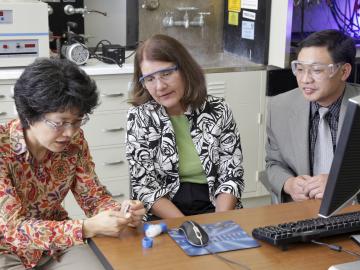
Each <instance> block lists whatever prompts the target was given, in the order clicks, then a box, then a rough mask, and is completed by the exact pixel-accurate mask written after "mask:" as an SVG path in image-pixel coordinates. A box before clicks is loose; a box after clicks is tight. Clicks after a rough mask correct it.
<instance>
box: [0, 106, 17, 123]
mask: <svg viewBox="0 0 360 270" xmlns="http://www.w3.org/2000/svg"><path fill="white" fill-rule="evenodd" d="M16 117H17V112H16V109H15V103H14V102H0V119H3V118H9V119H13V118H16Z"/></svg>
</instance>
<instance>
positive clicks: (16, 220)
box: [0, 120, 120, 268]
mask: <svg viewBox="0 0 360 270" xmlns="http://www.w3.org/2000/svg"><path fill="white" fill-rule="evenodd" d="M69 190H71V191H72V193H73V194H74V197H75V198H76V200H77V202H78V203H79V205H80V206H81V208H82V209H83V210H84V212H85V214H86V215H87V216H88V217H90V216H93V215H95V214H97V213H98V212H100V211H102V210H107V209H119V208H120V205H119V204H118V203H117V202H116V201H115V200H113V199H112V198H111V196H110V195H109V193H108V192H107V191H106V189H105V187H104V186H102V185H101V184H100V183H99V181H98V178H97V176H96V174H95V172H94V163H93V162H92V159H91V156H90V152H89V148H88V145H87V142H86V140H85V138H84V135H83V131H82V130H80V131H79V132H78V133H77V134H76V135H75V136H74V137H73V139H72V141H71V143H70V144H69V145H68V146H67V148H66V149H65V150H64V151H62V152H60V153H53V152H50V151H48V153H47V155H46V157H45V158H44V160H43V161H42V162H37V161H36V160H35V159H34V158H33V157H32V156H31V154H30V152H29V151H28V150H27V147H26V143H25V139H24V135H23V130H22V127H21V124H20V121H19V120H13V121H11V122H9V123H7V124H6V125H0V211H1V213H0V254H1V253H2V254H3V253H13V254H16V255H17V256H18V257H19V258H20V259H21V261H22V263H23V264H24V266H25V267H27V268H30V267H34V266H35V265H36V264H37V262H38V261H39V259H40V258H41V256H42V254H43V253H44V252H45V254H47V255H52V254H53V253H55V252H56V251H57V250H63V249H66V248H68V247H71V246H73V245H77V244H83V243H84V239H83V234H82V225H83V221H82V220H70V219H69V217H68V214H67V212H66V211H65V210H64V209H63V207H62V205H61V203H62V201H63V200H64V198H65V196H66V194H67V193H68V192H69Z"/></svg>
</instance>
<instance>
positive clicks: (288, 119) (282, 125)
mask: <svg viewBox="0 0 360 270" xmlns="http://www.w3.org/2000/svg"><path fill="white" fill-rule="evenodd" d="M358 95H360V85H357V84H350V83H347V84H346V86H345V92H344V97H343V100H342V103H341V108H340V116H339V125H338V131H337V137H336V138H339V136H338V135H339V132H340V131H341V127H342V123H343V121H344V114H345V111H346V106H347V103H348V100H349V98H351V97H354V96H358ZM309 114H310V102H309V101H307V100H306V99H305V98H304V97H303V94H302V93H301V91H300V90H299V88H296V89H293V90H291V91H289V92H285V93H283V94H280V95H277V96H274V97H271V98H269V100H268V108H267V122H266V132H267V141H266V158H265V161H266V174H267V177H268V180H269V182H270V186H271V191H272V192H274V193H275V194H276V195H277V197H278V201H279V202H284V201H291V197H290V196H288V195H286V196H284V194H283V192H282V189H283V186H284V184H285V181H286V180H287V179H288V178H289V177H294V176H298V175H310V160H309Z"/></svg>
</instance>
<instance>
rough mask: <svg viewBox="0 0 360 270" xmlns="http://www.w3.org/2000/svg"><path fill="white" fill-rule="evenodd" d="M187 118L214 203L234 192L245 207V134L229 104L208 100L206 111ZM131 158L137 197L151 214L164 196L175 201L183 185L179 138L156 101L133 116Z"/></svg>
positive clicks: (191, 113) (133, 109)
mask: <svg viewBox="0 0 360 270" xmlns="http://www.w3.org/2000/svg"><path fill="white" fill-rule="evenodd" d="M185 115H186V116H187V117H188V119H189V122H190V127H191V128H190V134H191V137H192V140H193V142H194V145H195V148H196V150H197V152H198V154H199V157H200V161H201V163H202V165H203V169H204V173H205V175H206V178H207V182H208V185H209V197H210V201H211V202H212V203H213V204H214V205H215V197H216V195H218V194H220V193H230V194H232V195H234V196H235V197H236V198H237V199H238V202H237V207H238V208H240V207H242V205H241V192H242V190H243V187H244V180H243V174H244V170H243V167H242V159H243V156H242V152H241V145H240V135H239V131H238V129H237V127H236V123H235V121H234V119H233V115H232V112H231V110H230V108H229V107H228V105H227V104H226V103H225V102H224V101H223V100H222V99H220V98H217V97H213V96H208V98H207V101H206V102H205V103H204V104H203V106H202V107H201V108H200V109H196V110H192V109H191V108H189V109H188V110H187V112H185ZM126 156H127V159H128V162H129V169H130V181H131V197H132V198H133V199H137V200H140V201H142V202H143V203H144V205H145V207H146V209H147V210H150V208H151V206H152V205H153V204H154V202H155V201H156V200H158V199H159V198H161V197H166V198H168V199H170V200H171V199H172V198H173V197H174V196H175V194H176V192H177V190H178V189H179V186H180V179H179V172H178V163H179V155H178V152H177V148H176V142H175V133H174V130H173V127H172V124H171V121H170V118H169V116H168V115H167V113H166V111H165V109H164V107H162V106H160V105H159V104H158V103H156V102H155V101H153V100H151V101H149V102H147V103H145V104H142V105H139V106H136V107H131V108H130V109H129V111H128V120H127V135H126Z"/></svg>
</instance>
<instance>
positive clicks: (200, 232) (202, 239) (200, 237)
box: [179, 220, 209, 247]
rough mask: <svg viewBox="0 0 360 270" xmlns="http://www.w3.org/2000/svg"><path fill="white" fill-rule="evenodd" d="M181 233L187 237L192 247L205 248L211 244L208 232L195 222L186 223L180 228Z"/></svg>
mask: <svg viewBox="0 0 360 270" xmlns="http://www.w3.org/2000/svg"><path fill="white" fill-rule="evenodd" d="M179 231H180V232H181V233H183V234H184V235H185V238H186V240H187V241H188V242H189V244H190V245H192V246H196V247H204V246H206V245H207V244H208V242H209V236H208V234H207V233H206V231H205V230H204V229H203V228H202V227H201V226H200V225H199V224H198V223H196V222H195V221H191V220H188V221H185V222H184V223H183V224H182V225H181V226H180V228H179Z"/></svg>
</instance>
